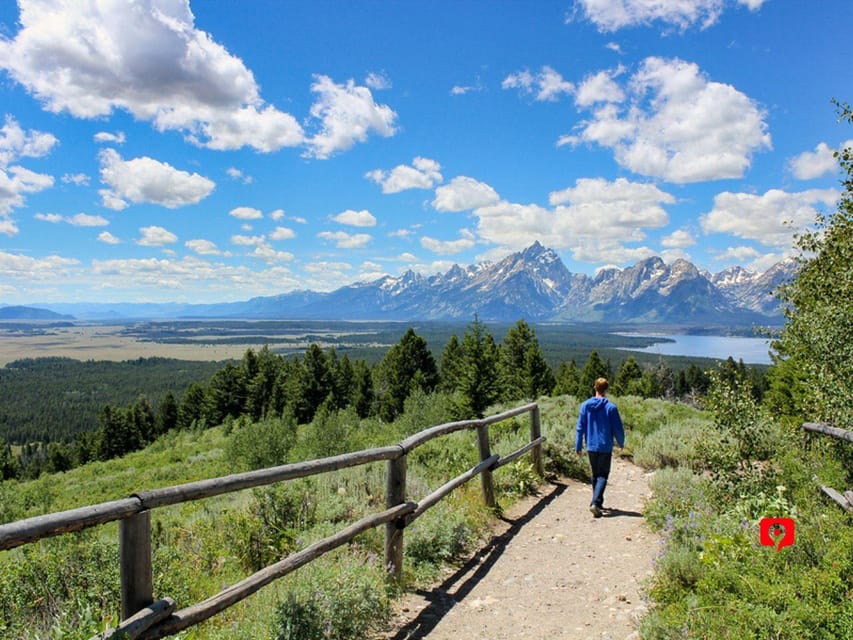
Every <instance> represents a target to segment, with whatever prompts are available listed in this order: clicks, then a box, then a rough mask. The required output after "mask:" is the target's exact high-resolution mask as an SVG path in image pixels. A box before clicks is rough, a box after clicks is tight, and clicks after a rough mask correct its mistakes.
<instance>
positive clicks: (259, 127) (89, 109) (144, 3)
mask: <svg viewBox="0 0 853 640" xmlns="http://www.w3.org/2000/svg"><path fill="white" fill-rule="evenodd" d="M19 5H20V8H21V12H20V18H19V22H20V25H21V30H20V31H19V32H18V34H17V36H16V37H15V38H14V39H13V40H0V60H2V61H3V62H2V64H3V66H4V67H5V68H6V70H7V71H8V73H9V74H10V76H11V77H12V78H14V79H15V80H16V81H17V82H19V83H20V84H22V85H23V86H25V87H26V88H27V90H29V91H30V93H32V94H34V95H35V96H36V98H38V99H39V100H40V101H41V102H42V104H43V105H44V107H45V108H46V109H47V110H49V111H51V112H54V113H60V112H64V111H67V112H68V113H70V114H71V115H73V116H75V117H78V118H98V117H103V116H108V115H110V114H111V113H112V112H113V111H114V110H116V109H121V110H125V111H127V112H129V113H131V114H132V115H133V116H134V117H135V118H137V119H139V120H145V121H151V122H152V123H153V125H154V127H155V128H157V129H158V130H160V131H164V130H177V131H182V132H184V134H185V135H186V136H187V138H188V139H189V140H191V141H193V142H195V143H198V144H203V145H205V146H207V147H210V148H213V149H237V148H240V147H243V146H247V145H248V146H252V147H254V148H255V149H257V150H259V151H273V150H276V149H280V148H281V147H283V146H296V145H299V144H301V143H302V142H303V140H304V135H303V131H302V128H301V127H300V125H299V123H298V122H297V121H296V119H295V118H294V117H293V116H291V115H289V114H287V113H283V112H281V111H278V110H277V109H275V107H273V106H271V105H266V106H265V105H264V102H263V100H262V99H261V98H260V95H259V91H258V85H257V83H256V82H255V78H254V76H253V75H252V72H251V71H249V70H248V69H247V68H246V66H245V65H244V64H243V61H242V60H240V59H239V58H237V57H236V56H233V55H231V54H230V53H228V51H227V50H226V49H225V48H224V47H223V46H222V45H220V44H218V43H216V42H215V41H214V40H213V38H212V37H211V36H210V35H209V34H208V33H206V32H204V31H200V30H198V29H196V28H195V24H194V22H195V19H194V16H193V14H192V12H191V11H190V7H189V2H187V1H186V0H141V1H139V2H135V3H133V4H132V5H127V4H126V3H123V2H99V3H92V2H62V3H59V2H53V1H52V0H21V2H20V3H19Z"/></svg>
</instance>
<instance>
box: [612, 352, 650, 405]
mask: <svg viewBox="0 0 853 640" xmlns="http://www.w3.org/2000/svg"><path fill="white" fill-rule="evenodd" d="M642 379H643V370H642V369H641V368H640V365H639V364H638V363H637V361H636V360H635V359H634V356H628V359H627V360H625V362H623V363H622V366H621V367H619V373H617V374H616V379H615V380H614V381H613V393H615V394H617V395H635V396H636V395H642V384H641V383H642Z"/></svg>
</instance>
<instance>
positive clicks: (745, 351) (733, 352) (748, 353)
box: [619, 333, 770, 364]
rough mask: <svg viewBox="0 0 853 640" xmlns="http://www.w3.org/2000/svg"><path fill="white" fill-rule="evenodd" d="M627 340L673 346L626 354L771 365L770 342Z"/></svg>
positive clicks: (679, 338)
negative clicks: (655, 354) (639, 353)
mask: <svg viewBox="0 0 853 640" xmlns="http://www.w3.org/2000/svg"><path fill="white" fill-rule="evenodd" d="M619 335H624V336H640V337H643V338H662V339H666V340H672V342H656V343H655V344H653V345H651V346H649V347H642V348H627V347H623V348H624V349H625V350H626V351H641V352H643V353H657V354H660V355H662V356H697V357H701V358H718V359H720V360H725V359H726V358H728V357H729V356H731V357H732V358H734V360H735V361H737V360H743V361H744V363H745V364H770V353H769V349H770V340H768V339H767V338H745V337H742V336H689V335H670V334H666V335H664V334H657V335H654V334H648V333H644V334H639V333H620V334H619Z"/></svg>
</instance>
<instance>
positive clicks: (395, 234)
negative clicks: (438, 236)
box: [388, 229, 414, 238]
mask: <svg viewBox="0 0 853 640" xmlns="http://www.w3.org/2000/svg"><path fill="white" fill-rule="evenodd" d="M413 233H414V231H412V230H411V229H397V230H396V231H390V232H389V233H388V237H389V238H408V237H409V236H410V235H412V234H413Z"/></svg>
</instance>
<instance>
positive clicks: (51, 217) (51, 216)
mask: <svg viewBox="0 0 853 640" xmlns="http://www.w3.org/2000/svg"><path fill="white" fill-rule="evenodd" d="M33 218H35V219H36V220H41V221H42V222H50V223H51V224H57V223H59V222H62V221H63V220H65V217H64V216H61V215H59V214H58V213H37V214H35V215H34V216H33Z"/></svg>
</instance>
